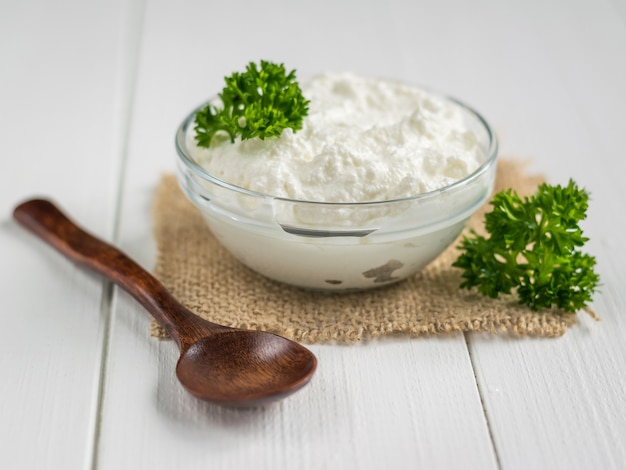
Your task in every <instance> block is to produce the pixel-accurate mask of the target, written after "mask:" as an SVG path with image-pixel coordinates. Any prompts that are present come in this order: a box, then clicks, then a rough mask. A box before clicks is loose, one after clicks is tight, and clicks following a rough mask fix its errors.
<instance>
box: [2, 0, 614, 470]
mask: <svg viewBox="0 0 626 470" xmlns="http://www.w3.org/2000/svg"><path fill="white" fill-rule="evenodd" d="M262 58H264V59H269V60H274V61H279V62H284V63H285V64H286V65H287V67H288V68H296V69H297V70H298V75H299V77H301V78H303V79H305V78H306V77H308V76H311V75H313V74H315V73H317V72H321V71H345V70H350V71H354V72H357V73H360V74H363V75H369V76H383V77H393V78H398V79H401V80H405V81H408V82H414V83H419V84H423V85H427V86H430V87H432V88H436V89H439V90H442V91H445V92H447V93H450V94H452V95H454V96H457V97H460V98H462V99H463V100H465V101H466V102H468V103H470V104H471V105H473V106H475V107H476V108H478V109H479V110H480V111H481V112H482V113H483V114H484V115H485V116H486V117H487V118H488V119H489V120H490V122H491V123H492V124H493V125H494V127H495V128H496V129H497V130H498V133H499V136H500V139H501V154H503V155H508V156H518V157H523V158H531V159H533V162H534V163H533V166H532V168H533V169H534V170H537V171H541V172H543V173H545V174H546V175H547V176H548V178H549V180H550V181H551V182H554V183H565V182H567V180H568V179H569V178H570V177H573V178H574V179H575V180H576V181H577V182H578V183H579V184H581V185H582V186H584V187H586V188H587V189H589V190H590V191H591V193H592V202H591V207H590V210H589V217H588V220H587V221H586V223H585V230H586V234H587V235H588V236H589V237H590V239H591V240H590V242H589V245H588V251H589V252H591V253H592V254H594V255H595V256H596V257H597V259H598V269H599V272H600V274H601V277H602V292H601V293H600V294H599V295H597V297H596V298H595V301H594V303H593V308H594V309H595V310H596V311H597V312H598V314H599V315H600V316H601V317H602V321H601V322H595V321H593V320H591V319H590V318H589V317H588V316H587V315H585V314H580V315H579V323H578V325H577V326H575V327H574V328H572V329H571V330H570V331H569V332H568V333H567V334H566V335H565V336H563V337H561V338H559V339H529V338H515V337H502V336H493V335H487V334H465V335H463V334H455V335H451V336H447V337H425V338H418V339H409V338H404V339H402V338H397V339H393V340H391V339H387V340H381V341H374V342H370V343H367V344H357V345H352V346H329V345H317V346H312V347H311V349H312V350H313V351H314V352H315V353H316V354H317V356H318V359H319V368H318V372H317V373H316V376H315V378H314V380H313V382H312V383H311V384H310V385H309V386H307V387H306V388H305V389H303V390H302V391H300V392H299V393H297V394H295V395H293V396H292V397H290V398H288V399H286V400H285V401H283V402H280V403H279V404H276V405H274V406H270V407H267V408H263V409H255V410H247V411H236V410H228V409H222V408H219V407H215V406H212V405H208V404H205V403H202V402H199V401H197V400H195V399H194V398H192V397H191V396H190V395H188V394H187V393H186V392H184V391H183V390H182V388H181V386H180V385H179V384H178V382H177V381H176V379H175V376H174V365H175V361H176V358H177V354H178V353H177V350H176V348H175V345H174V344H173V343H172V342H171V341H157V340H154V339H152V338H150V337H149V336H148V324H149V317H148V315H147V314H146V313H145V312H144V311H142V309H141V308H140V307H139V306H138V305H137V304H136V303H135V302H134V301H133V300H132V299H131V298H130V297H129V296H128V295H126V294H124V293H121V292H120V291H118V290H117V289H115V288H112V287H111V286H110V285H109V284H107V283H105V282H103V281H102V280H101V279H99V278H98V277H96V276H94V275H90V274H86V273H85V272H84V271H82V270H80V269H78V268H76V267H75V266H74V265H72V264H71V263H69V262H68V261H66V260H65V259H64V258H62V257H61V256H60V255H58V254H57V253H55V252H53V251H52V250H51V249H50V248H48V247H47V246H44V244H43V243H41V242H40V241H39V240H37V239H35V238H34V237H32V236H30V235H28V234H26V232H24V231H23V230H22V229H20V228H19V227H18V226H17V225H16V224H15V223H14V222H13V221H12V220H11V216H10V214H11V210H12V208H13V206H14V205H15V204H16V203H18V202H19V201H21V200H23V199H25V198H27V197H31V196H33V195H48V196H51V197H52V198H54V199H55V200H56V201H57V202H59V203H60V204H61V205H62V207H64V208H65V209H66V210H67V211H68V212H69V213H70V214H71V215H72V216H73V218H75V219H76V220H78V221H80V222H81V224H82V225H83V226H85V227H88V228H89V229H90V231H92V232H94V233H97V234H99V235H100V236H102V237H103V238H105V239H107V240H109V241H112V242H114V243H116V244H118V245H120V246H121V247H122V248H123V249H124V250H125V251H126V252H127V253H129V254H130V255H131V256H133V257H135V258H136V259H137V260H139V262H140V263H141V264H142V265H144V266H145V267H147V268H148V269H150V268H151V267H152V266H153V265H154V260H155V246H154V241H153V238H152V232H151V219H150V204H151V198H152V194H153V190H154V188H155V185H156V184H157V182H158V180H159V177H160V175H161V174H162V173H163V172H170V171H174V167H175V163H174V162H175V157H174V148H173V137H174V131H175V129H176V127H177V125H178V124H179V122H180V120H181V119H182V118H183V117H184V116H185V114H186V113H187V112H189V111H190V110H191V109H192V108H193V107H194V106H196V105H197V104H198V103H200V102H201V101H202V100H204V99H205V98H207V97H209V96H210V95H213V94H214V93H215V92H216V91H218V90H219V89H220V88H221V83H222V78H223V76H224V75H226V74H228V73H230V72H231V71H233V70H237V69H241V68H242V67H243V66H244V65H245V64H246V63H247V62H248V61H250V60H259V59H262ZM625 89H626V2H625V1H624V0H558V1H553V0H544V1H539V0H537V1H535V0H516V1H511V2H502V1H497V0H474V1H472V2H466V1H463V0H445V1H439V2H428V3H426V2H419V1H416V2H409V1H402V0H386V1H380V2H374V1H373V0H360V1H357V0H353V1H340V0H316V1H312V0H311V1H307V2H297V1H276V0H266V1H248V0H239V1H237V2H234V1H233V2H229V1H223V2H217V1H200V0H178V1H176V2H168V1H165V0H145V1H143V0H129V1H126V0H91V1H80V0H56V1H45V0H23V1H20V2H17V1H11V0H0V129H1V131H0V132H1V136H2V138H1V140H0V146H1V147H0V150H1V155H2V156H1V157H0V158H1V159H2V167H1V171H0V178H1V181H0V183H1V184H0V195H1V197H0V204H1V206H0V219H1V221H0V254H1V258H0V259H1V268H0V274H1V276H2V277H1V278H0V281H1V282H0V286H1V287H0V289H1V290H0V293H1V298H2V302H3V308H2V309H1V313H0V319H1V323H0V324H1V325H2V340H1V341H0V449H1V452H0V462H1V463H0V466H1V467H2V468H11V469H43V468H46V469H48V468H49V469H64V470H66V469H79V468H84V469H126V468H128V469H151V470H152V469H161V468H163V469H166V468H168V469H169V468H211V469H239V468H263V469H295V468H298V469H367V468H426V469H438V468H442V469H448V468H480V469H498V468H502V469H537V468H545V469H555V468H563V469H618V468H622V469H623V468H626V390H625V389H626V339H625V337H626V295H625V294H624V292H625V289H624V287H625V286H626V269H625V266H626V248H625V245H624V239H625V238H624V233H625V232H626V222H625V221H624V220H625V213H626V212H625V209H624V206H625V203H626V196H625V195H624V188H625V186H626V183H625V181H626V180H625V174H626V163H625V160H626V152H625V150H624V149H626V111H625V110H626V91H625Z"/></svg>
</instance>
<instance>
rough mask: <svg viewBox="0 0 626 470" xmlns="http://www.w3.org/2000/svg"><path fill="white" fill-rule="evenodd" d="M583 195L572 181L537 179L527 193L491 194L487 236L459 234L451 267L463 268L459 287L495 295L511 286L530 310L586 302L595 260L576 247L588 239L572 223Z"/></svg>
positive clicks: (583, 207) (583, 206)
mask: <svg viewBox="0 0 626 470" xmlns="http://www.w3.org/2000/svg"><path fill="white" fill-rule="evenodd" d="M588 200H589V194H588V193H587V192H586V191H584V190H582V189H579V188H578V186H577V185H576V184H575V183H574V182H573V181H572V180H570V181H569V184H568V185H567V186H566V187H562V186H550V185H547V184H542V185H541V186H539V188H538V190H537V192H536V193H535V194H534V195H533V196H531V197H525V198H523V199H522V198H520V197H519V196H518V195H517V193H516V192H514V191H512V190H507V191H502V192H499V193H498V194H496V195H495V197H494V199H493V201H492V202H491V205H492V206H493V211H492V212H490V213H488V214H486V215H485V229H486V231H487V232H488V233H489V235H490V236H489V237H488V238H486V237H483V236H481V235H478V234H477V233H476V232H475V231H471V232H470V236H465V237H463V240H462V242H461V245H460V246H459V248H460V249H461V250H463V253H461V255H460V256H459V258H458V259H457V261H456V262H454V263H453V266H456V267H458V268H461V269H463V270H464V272H463V276H462V277H463V279H464V281H463V282H462V284H461V287H462V288H467V289H470V288H472V287H476V288H477V289H478V291H479V292H480V293H482V294H484V295H487V296H489V297H493V298H496V297H497V296H498V294H499V293H504V294H508V293H510V292H511V290H513V289H517V295H518V297H519V302H520V304H525V305H528V306H529V307H530V308H531V309H533V310H539V309H540V308H542V307H547V308H550V307H552V305H556V306H557V307H558V308H560V309H562V310H564V311H566V312H576V311H578V310H579V309H581V308H583V307H585V306H586V304H587V302H590V301H591V297H592V294H593V293H594V292H595V291H596V288H597V286H598V283H599V280H600V278H599V276H598V274H596V273H595V271H594V266H595V264H596V260H595V258H594V257H593V256H590V255H588V254H584V253H582V252H581V251H580V250H579V248H580V247H582V246H583V245H584V244H585V242H586V241H587V240H588V239H587V238H585V237H584V236H583V232H582V230H581V229H580V227H579V226H578V222H579V221H581V220H583V219H584V218H585V217H586V211H587V205H588Z"/></svg>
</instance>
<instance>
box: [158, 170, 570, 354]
mask: <svg viewBox="0 0 626 470" xmlns="http://www.w3.org/2000/svg"><path fill="white" fill-rule="evenodd" d="M525 167H526V162H522V161H519V160H512V159H511V160H506V159H500V161H499V163H498V171H497V177H496V187H495V191H498V190H500V189H503V188H514V189H515V190H517V191H518V192H519V193H520V194H521V195H527V194H531V193H532V192H534V190H535V189H536V187H537V186H538V185H539V184H540V183H541V182H542V181H543V178H542V177H541V176H540V175H528V174H527V173H526V171H525ZM153 209H154V211H153V219H154V233H155V237H156V242H157V247H158V257H157V263H156V267H155V275H156V276H157V277H158V278H159V279H160V280H161V281H162V282H163V284H164V285H165V286H166V287H167V288H168V289H169V290H170V291H171V292H172V294H173V295H174V296H175V297H177V298H178V299H179V300H180V301H181V302H182V303H183V304H185V305H186V306H187V307H188V308H190V309H191V310H192V311H194V312H195V313H197V314H198V315H199V316H201V317H203V318H205V319H207V320H210V321H213V322H216V323H220V324H223V325H227V326H232V327H240V328H249V329H256V330H265V331H270V332H273V333H277V334H280V335H282V336H285V337H288V338H292V339H295V340H297V341H303V342H307V343H317V342H329V341H336V342H354V341H359V340H364V339H371V338H376V337H379V336H382V335H396V334H405V335H411V336H420V335H424V334H441V333H452V332H459V331H483V332H490V333H503V332H509V333H514V334H518V335H531V336H544V337H557V336H561V335H563V334H564V333H565V331H566V330H567V328H568V327H569V326H571V325H573V324H574V323H576V315H573V314H564V313H562V312H559V311H555V310H543V311H540V312H532V311H530V310H529V309H528V308H527V307H524V306H521V305H518V304H517V303H516V301H515V299H514V298H513V297H512V296H502V297H501V298H499V299H490V298H487V297H483V296H480V295H478V294H476V293H475V292H471V291H467V290H464V289H459V287H458V286H459V284H460V282H461V278H460V271H459V270H458V269H456V268H453V267H452V266H451V264H452V262H453V261H454V260H455V259H456V257H457V256H458V251H457V249H456V245H457V243H455V244H453V246H451V247H450V248H449V249H448V250H446V251H445V252H444V253H443V254H442V255H441V256H440V257H439V258H437V259H436V260H435V261H433V262H432V263H431V264H430V265H429V266H428V267H427V268H426V269H424V270H422V271H421V272H419V273H418V274H417V275H415V276H413V277H411V278H410V279H407V280H406V281H402V282H400V283H397V284H393V285H390V286H387V287H383V288H378V289H373V290H369V291H362V292H353V293H323V292H313V291H307V290H302V289H298V288H294V287H290V286H286V285H283V284H280V283H277V282H274V281H271V280H269V279H266V278H264V277H263V276H260V275H258V274H256V273H255V272H253V271H251V270H250V269H248V268H246V267H245V266H243V265H242V264H241V263H239V261H237V260H236V259H235V258H233V257H232V256H231V255H230V254H229V253H228V252H227V251H226V250H225V249H224V248H222V246H221V245H220V244H219V242H217V240H216V239H215V238H214V237H213V236H212V234H211V233H210V231H209V230H208V229H207V227H206V225H205V223H204V221H203V219H202V218H201V216H200V215H199V213H198V211H197V210H196V209H195V207H193V205H192V204H191V203H190V202H189V201H188V200H187V199H186V198H185V196H184V195H183V193H182V192H181V191H180V189H179V187H178V184H177V181H176V177H175V176H174V175H169V174H168V175H164V176H163V178H162V180H161V182H160V184H159V186H158V188H157V191H156V195H155V199H154V207H153ZM486 210H488V204H486V205H485V206H484V207H483V208H482V209H481V210H479V211H478V213H477V214H475V215H474V216H473V217H472V219H471V221H470V223H469V227H472V228H474V229H476V230H478V231H481V230H482V221H483V215H484V213H485V212H486ZM150 334H151V335H152V336H155V337H159V338H163V337H166V336H167V334H166V333H165V331H164V330H163V329H162V328H161V327H160V326H159V325H158V324H157V323H156V322H153V323H152V325H151V329H150Z"/></svg>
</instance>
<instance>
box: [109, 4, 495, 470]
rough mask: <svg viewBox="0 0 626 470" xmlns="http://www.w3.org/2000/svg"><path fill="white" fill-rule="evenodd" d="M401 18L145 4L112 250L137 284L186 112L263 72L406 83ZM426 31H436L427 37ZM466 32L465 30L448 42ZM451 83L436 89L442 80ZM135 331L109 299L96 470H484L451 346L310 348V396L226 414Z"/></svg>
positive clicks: (462, 369)
mask: <svg viewBox="0 0 626 470" xmlns="http://www.w3.org/2000/svg"><path fill="white" fill-rule="evenodd" d="M415 8H416V7H415V6H411V5H409V4H406V3H405V2H401V1H394V2H388V3H387V4H385V5H384V6H378V7H375V6H373V7H372V8H371V9H362V8H357V9H355V5H352V4H347V3H346V4H341V3H336V2H330V1H327V2H321V3H320V2H318V3H316V4H315V5H314V6H311V5H309V6H306V5H299V4H297V3H285V2H276V1H274V2H271V1H270V2H267V3H263V4H260V3H258V2H247V3H246V2H244V3H243V4H241V3H239V4H236V5H235V4H231V3H228V2H223V3H219V4H211V5H209V4H206V3H205V2H200V1H191V0H187V1H182V2H178V3H177V4H176V6H174V5H172V4H170V3H168V2H160V1H151V2H149V3H148V4H147V10H146V23H145V30H144V33H145V34H144V39H143V46H142V55H141V63H140V70H139V83H138V86H137V93H136V98H135V105H134V109H135V112H134V118H133V122H132V134H131V141H130V149H129V158H128V166H127V170H126V186H125V191H124V197H123V201H124V205H123V208H122V212H121V215H122V219H121V226H120V229H121V230H120V243H121V245H122V247H123V248H124V249H125V250H126V251H127V252H129V253H130V254H132V255H133V256H134V257H136V258H137V259H138V260H139V261H140V262H141V263H142V264H143V265H144V266H146V267H147V268H150V267H151V266H152V264H153V263H154V257H155V253H154V249H155V247H154V243H153V241H152V234H151V233H150V226H151V222H150V203H151V198H152V191H153V190H154V188H155V185H156V183H157V181H158V178H159V175H160V173H161V172H163V171H174V162H175V156H174V148H173V135H174V131H175V129H176V127H177V126H178V124H179V123H180V121H181V120H182V118H183V117H184V115H185V114H186V113H187V112H189V111H190V110H191V109H192V108H193V107H194V106H196V105H197V104H198V103H199V102H200V101H202V100H204V99H205V98H207V97H208V96H210V95H211V94H214V93H215V92H217V91H218V90H219V88H220V82H221V80H222V77H223V75H225V74H227V73H228V72H229V71H231V70H234V69H237V68H240V67H242V66H243V65H245V64H246V63H247V62H248V61H249V60H256V59H258V58H268V59H273V60H280V61H284V62H285V63H286V64H287V65H288V66H292V67H297V68H298V70H299V72H300V74H301V76H302V77H306V76H307V75H309V76H310V75H311V74H312V73H315V72H319V71H324V70H328V69H331V70H332V69H334V70H346V69H352V70H355V71H357V72H361V73H366V74H369V75H390V76H396V77H398V78H400V79H405V80H407V81H413V78H414V77H412V76H411V75H409V74H406V73H402V67H403V64H404V63H405V62H404V58H405V57H408V56H409V51H414V48H415V44H416V42H415V41H408V42H400V41H398V40H397V38H398V36H396V35H395V31H394V30H395V27H396V24H395V22H394V21H392V19H393V18H394V17H396V16H402V15H406V16H412V17H415V16H416V14H417V13H418V11H417V10H415ZM435 8H439V7H435ZM442 8H444V7H442ZM331 11H332V14H329V12H331ZM242 12H245V13H246V14H242ZM444 12H445V8H444V9H443V10H438V13H440V14H442V15H443V14H444ZM444 16H445V15H444ZM233 18H236V28H235V29H233V22H232V21H229V19H233ZM346 24H349V25H350V26H349V27H350V34H347V33H346ZM268 25H269V26H268ZM428 27H429V28H430V32H431V33H434V31H435V30H436V25H435V24H431V25H429V26H428ZM469 30H473V26H472V27H471V28H470V27H469V26H467V27H466V28H465V29H464V30H461V31H459V32H458V35H459V36H458V37H456V39H459V40H460V38H461V37H464V36H465V34H466V33H467V32H468V31H469ZM373 31H376V33H375V34H374V33H373ZM320 32H323V34H321V33H320ZM420 34H427V33H424V32H423V31H422V32H420ZM381 38H383V39H382V40H383V41H384V42H383V43H382V44H381V42H380V41H381ZM452 40H454V39H452ZM481 40H485V38H484V37H482V38H481ZM485 42H487V41H485ZM417 44H418V45H419V43H417ZM421 47H422V49H420V50H422V51H424V54H426V55H428V57H429V58H430V59H433V58H434V57H435V56H436V55H437V54H440V53H441V50H435V51H432V50H431V51H428V47H426V43H423V44H421ZM347 58H349V60H347ZM383 65H384V66H387V65H390V66H391V67H392V68H389V69H387V70H382V68H381V66H383ZM393 67H397V68H393ZM451 67H452V65H451V64H448V68H447V69H446V70H444V71H440V72H439V73H440V74H442V75H443V74H446V73H451V72H452V70H451ZM381 72H385V73H381ZM439 73H437V74H432V75H431V77H435V78H436V76H438V74H439ZM484 73H485V74H487V73H488V72H487V71H485V72H484ZM461 80H462V79H461V78H460V77H459V81H461ZM147 330H148V318H147V314H145V313H143V312H141V310H140V309H139V307H137V306H136V305H135V304H134V302H132V301H130V299H129V298H128V296H127V295H125V294H120V295H119V296H118V298H117V299H116V305H115V311H114V316H113V323H112V329H111V342H110V355H109V358H110V363H109V367H108V374H107V387H106V394H105V401H104V407H103V410H104V414H103V421H102V428H101V429H102V431H101V440H100V444H99V449H100V453H99V458H98V467H99V468H118V467H120V466H124V467H137V468H150V467H152V468H166V467H170V466H172V465H176V466H178V467H182V466H190V467H199V466H201V465H204V466H209V465H210V466H211V468H216V469H217V468H228V469H233V468H246V467H250V466H255V467H260V468H277V469H280V468H348V469H349V468H365V467H369V466H372V467H376V466H378V467H382V466H383V465H385V464H386V465H388V466H391V467H394V466H395V467H406V468H421V467H423V468H464V467H470V468H496V462H495V458H494V454H493V450H492V444H491V441H490V438H489V435H488V429H487V426H486V423H485V419H484V415H483V411H482V406H481V403H480V399H479V396H478V393H477V389H476V383H475V379H474V375H473V370H472V368H471V366H470V363H469V357H468V354H467V349H466V345H465V341H464V338H463V336H462V335H455V336H451V337H447V338H421V339H418V340H408V339H389V340H383V341H376V342H372V343H370V344H362V345H354V346H315V347H313V348H312V349H313V350H314V352H316V354H317V355H318V357H319V359H320V367H319V371H318V373H317V375H316V377H315V379H314V381H313V383H312V384H311V385H310V386H308V387H307V388H305V389H303V390H302V391H301V392H299V393H297V394H296V395H294V396H293V397H291V398H289V399H287V400H286V401H284V402H282V403H280V404H277V405H275V406H273V407H269V408H263V409H257V410H252V411H233V410H226V409H221V408H216V407H213V406H211V405H206V404H203V403H201V402H199V401H197V400H195V399H193V398H192V397H190V396H189V395H187V394H186V393H185V392H184V391H183V390H182V389H181V387H180V386H179V385H178V383H177V382H176V380H175V378H174V365H175V361H176V358H177V356H178V353H177V351H176V350H175V346H174V345H173V344H172V343H171V342H158V341H155V340H153V339H151V338H148V337H147Z"/></svg>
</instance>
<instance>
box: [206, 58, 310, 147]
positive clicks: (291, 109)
mask: <svg viewBox="0 0 626 470" xmlns="http://www.w3.org/2000/svg"><path fill="white" fill-rule="evenodd" d="M224 81H225V82H226V85H225V86H224V89H223V90H222V92H221V93H220V94H219V95H218V96H219V98H220V100H221V102H222V106H221V108H220V107H217V106H214V105H212V104H209V105H207V106H205V107H204V108H202V109H201V110H200V111H198V112H197V113H196V120H195V124H196V125H195V127H194V129H195V131H196V141H197V142H198V145H199V146H201V147H207V148H208V147H210V145H211V141H212V140H213V137H214V136H215V134H216V133H218V132H219V131H224V132H226V133H227V134H228V136H229V137H230V141H231V142H234V141H235V138H236V137H237V136H240V137H241V139H242V140H245V139H252V138H254V137H258V138H260V139H261V140H263V139H265V138H266V137H274V136H279V135H280V134H281V132H282V131H283V130H284V129H286V128H288V127H289V128H291V129H293V130H294V131H298V130H300V129H302V119H303V118H304V116H306V115H307V113H308V110H309V109H308V105H309V101H308V100H306V99H305V98H304V96H303V95H302V90H301V89H300V86H299V85H298V82H297V81H296V71H295V70H292V71H291V72H289V73H287V72H286V70H285V66H284V65H283V64H274V63H272V62H268V61H264V60H262V61H261V63H260V66H257V64H256V63H254V62H250V63H249V64H248V65H247V67H246V70H245V72H241V73H240V72H234V73H233V74H232V75H231V76H229V77H224Z"/></svg>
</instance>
